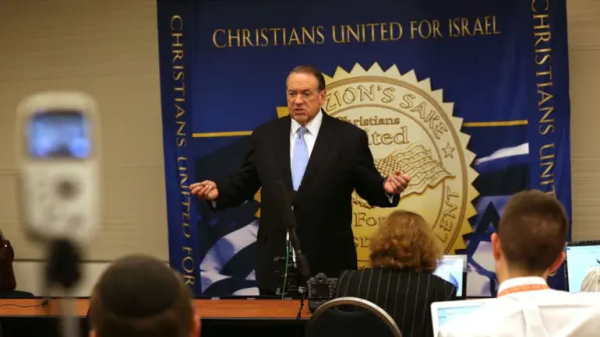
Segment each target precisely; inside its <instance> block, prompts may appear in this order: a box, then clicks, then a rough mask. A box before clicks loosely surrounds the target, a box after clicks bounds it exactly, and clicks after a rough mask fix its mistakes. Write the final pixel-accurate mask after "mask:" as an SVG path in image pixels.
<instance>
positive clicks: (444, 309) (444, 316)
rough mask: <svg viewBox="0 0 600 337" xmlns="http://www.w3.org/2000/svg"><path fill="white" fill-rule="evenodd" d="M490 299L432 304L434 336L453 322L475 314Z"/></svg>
mask: <svg viewBox="0 0 600 337" xmlns="http://www.w3.org/2000/svg"><path fill="white" fill-rule="evenodd" d="M487 301H489V299H481V300H462V301H449V302H435V303H432V304H431V322H432V324H433V335H434V336H437V335H438V332H439V331H440V329H441V328H442V327H443V326H444V325H446V324H448V323H450V322H452V320H454V319H456V318H458V317H461V316H464V315H466V314H468V313H471V312H474V311H475V310H478V309H479V308H481V307H482V306H483V305H484V304H485V303H486V302H487Z"/></svg>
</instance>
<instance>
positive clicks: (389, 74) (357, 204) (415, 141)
mask: <svg viewBox="0 0 600 337" xmlns="http://www.w3.org/2000/svg"><path fill="white" fill-rule="evenodd" d="M326 81H327V102H326V103H325V106H324V110H325V111H327V112H328V113H329V114H330V115H331V116H333V117H336V118H339V119H341V120H344V121H347V122H349V123H352V124H354V125H356V126H358V127H360V128H362V129H364V130H365V132H366V133H367V136H368V139H369V147H370V149H371V152H372V153H373V157H374V160H375V166H376V167H377V169H378V170H379V172H380V173H381V175H382V176H384V177H387V176H389V175H392V174H393V173H394V172H396V171H401V172H403V173H404V174H408V175H409V176H410V177H411V181H410V184H409V185H408V188H407V189H406V190H405V191H404V192H403V193H402V198H401V201H400V204H399V206H398V208H402V209H406V210H410V211H413V212H415V213H418V214H421V215H422V216H423V217H424V218H425V219H426V220H427V222H428V223H430V224H431V225H432V226H433V232H434V234H435V236H436V237H437V238H438V239H439V240H440V241H441V242H442V243H443V245H444V247H445V252H450V251H454V250H455V249H460V248H463V247H464V242H463V240H462V234H464V233H467V232H469V231H470V228H471V227H470V225H469V223H468V219H469V217H471V216H473V215H474V214H475V209H474V207H473V205H472V204H471V201H472V200H473V199H474V198H475V197H476V196H477V192H476V191H475V189H474V188H473V186H472V182H473V180H474V179H475V177H476V176H477V174H476V172H475V171H474V170H473V169H472V168H471V166H470V165H471V162H472V161H473V159H474V158H475V155H474V154H473V153H472V152H470V151H468V150H467V148H466V145H467V142H468V140H469V136H468V135H466V134H463V133H461V132H460V128H461V124H462V119H460V118H457V117H453V116H452V108H453V105H452V104H450V103H444V102H443V99H442V92H441V90H438V91H432V90H431V87H430V84H429V80H424V81H421V82H418V81H417V78H416V76H415V74H414V72H409V73H407V74H404V75H401V74H400V72H399V71H398V69H397V68H396V66H393V67H391V68H390V69H388V70H387V71H385V72H384V71H383V70H381V68H380V67H379V65H378V64H375V65H373V66H372V67H371V68H370V69H369V70H364V69H363V68H362V67H360V65H358V64H357V65H356V66H355V67H354V69H353V70H352V71H351V72H349V73H348V72H346V71H344V70H343V69H341V68H338V70H337V71H336V73H335V75H334V76H333V77H326ZM352 202H353V221H352V227H353V231H354V237H355V245H356V248H357V252H358V260H359V265H360V266H361V267H362V266H365V265H368V257H369V237H370V235H371V233H372V231H373V230H374V229H375V228H376V227H377V226H378V225H379V224H380V223H381V222H382V221H383V220H384V219H385V217H386V216H387V215H388V214H389V213H390V212H391V209H389V208H375V207H372V206H371V205H369V204H368V203H367V202H366V201H365V200H364V199H362V198H361V197H360V196H358V195H357V194H356V192H355V193H354V194H353V198H352Z"/></svg>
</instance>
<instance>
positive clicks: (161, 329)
mask: <svg viewBox="0 0 600 337" xmlns="http://www.w3.org/2000/svg"><path fill="white" fill-rule="evenodd" d="M89 317H90V322H91V326H92V329H93V330H95V331H96V336H97V337H187V336H189V335H190V332H191V331H192V327H193V324H194V322H193V319H194V310H193V307H192V301H191V296H190V292H189V290H188V288H187V286H186V285H185V284H184V283H183V280H182V279H181V278H179V277H178V276H177V275H176V274H175V272H174V271H173V270H171V269H170V268H169V267H167V266H166V265H165V263H163V262H162V261H159V260H156V259H154V258H151V257H146V256H131V257H126V258H123V259H120V260H118V261H117V262H115V263H114V264H113V265H111V266H110V267H109V268H108V269H107V270H106V272H104V274H103V275H102V277H101V278H100V281H99V282H98V284H97V285H96V287H95V288H94V291H93V294H92V298H91V301H90V312H89Z"/></svg>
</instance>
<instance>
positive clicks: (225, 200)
mask: <svg viewBox="0 0 600 337" xmlns="http://www.w3.org/2000/svg"><path fill="white" fill-rule="evenodd" d="M326 97H327V94H326V90H325V78H324V77H323V74H322V73H321V72H320V71H319V70H318V69H316V68H315V67H312V66H299V67H296V68H295V69H294V70H293V71H292V72H291V73H290V75H289V76H288V78H287V104H288V108H289V111H290V116H287V117H284V118H279V119H276V120H273V121H270V122H267V123H265V124H263V125H261V126H259V127H258V128H257V129H256V130H254V132H253V133H252V136H251V142H252V146H251V149H250V151H249V152H248V154H247V156H246V158H245V160H244V163H243V165H242V167H241V168H240V170H239V171H237V172H235V173H234V174H232V175H231V176H230V177H229V179H227V180H224V181H218V182H213V181H210V180H206V181H203V182H200V183H195V184H192V185H190V190H191V192H192V194H194V195H196V196H197V197H198V198H200V199H202V200H207V201H209V202H210V206H211V207H212V208H213V209H214V210H220V209H223V208H227V207H235V206H238V205H240V204H241V203H243V202H244V201H246V200H251V199H252V198H253V197H254V195H255V193H256V192H257V191H258V189H259V188H262V190H261V220H260V228H259V231H258V235H257V236H258V238H257V246H256V257H255V268H256V277H257V281H258V286H259V289H260V291H261V294H273V293H274V292H275V289H277V287H278V286H281V279H280V278H279V277H278V275H276V274H275V270H277V269H280V268H278V266H277V265H276V262H275V261H274V258H275V257H280V256H285V247H286V244H285V243H286V228H284V226H283V224H282V220H281V219H282V214H281V212H280V211H279V208H278V202H281V201H280V200H278V193H277V187H276V182H282V183H283V184H284V185H285V187H286V189H287V190H288V195H290V196H291V197H290V199H291V203H292V206H293V212H294V215H295V217H296V221H297V233H298V237H299V238H300V242H301V243H302V248H303V252H304V254H306V256H307V259H308V264H309V267H310V270H311V272H312V273H313V274H316V273H325V274H326V275H328V276H329V277H338V276H339V275H340V273H341V272H342V271H343V270H346V269H356V268H357V261H356V248H355V246H354V238H353V234H352V227H351V223H352V204H351V196H352V192H353V191H354V190H355V189H356V191H357V193H358V194H359V195H360V196H361V197H362V198H363V199H365V200H366V201H367V202H369V203H370V204H371V205H372V206H378V207H394V206H396V205H398V202H399V201H400V193H401V192H402V191H403V190H404V189H405V188H406V186H407V185H408V182H409V179H410V178H409V177H408V176H406V175H403V174H402V173H400V172H397V173H396V174H394V175H393V176H390V177H388V178H387V179H385V178H383V177H382V176H381V175H380V174H379V172H378V171H377V169H376V168H375V165H374V163H373V155H372V154H371V151H370V149H369V144H368V139H367V134H366V133H365V132H364V131H363V130H361V129H359V128H358V127H356V126H354V125H352V124H350V123H347V122H344V121H340V120H338V119H336V118H333V117H330V116H329V115H327V113H326V112H324V111H323V110H322V109H321V107H322V106H323V104H324V103H325V100H326Z"/></svg>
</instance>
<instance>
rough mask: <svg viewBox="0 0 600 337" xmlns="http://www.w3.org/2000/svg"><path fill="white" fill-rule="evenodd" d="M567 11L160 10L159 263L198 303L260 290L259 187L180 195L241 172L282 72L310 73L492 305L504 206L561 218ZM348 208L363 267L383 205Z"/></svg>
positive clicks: (278, 100) (353, 5) (472, 6)
mask: <svg viewBox="0 0 600 337" xmlns="http://www.w3.org/2000/svg"><path fill="white" fill-rule="evenodd" d="M565 6H566V5H565V0H544V1H542V0H529V1H523V0H504V1H497V0H448V1H436V0H403V1H398V0H372V1H369V2H368V5H367V6H365V2H364V1H356V0H344V1H341V0H333V1H315V0H306V1H304V2H302V3H291V2H286V1H274V0H265V1H258V2H257V1H244V0H227V1H225V0H221V1H218V0H212V1H209V0H196V1H194V0H187V1H184V0H179V1H176V0H172V1H168V0H158V30H159V52H160V72H161V93H162V111H163V129H164V153H165V179H166V189H167V206H168V226H169V250H170V263H171V265H172V266H173V267H174V268H177V269H178V270H179V271H181V273H182V274H183V275H184V277H185V279H186V282H187V283H188V284H189V285H190V286H191V287H192V288H193V290H194V291H195V293H196V295H197V296H200V295H204V296H224V295H255V294H257V288H256V279H255V276H254V267H253V264H252V259H253V255H254V249H255V241H256V235H257V231H258V226H259V223H260V192H259V193H258V194H257V195H256V197H255V198H254V200H249V201H248V202H246V203H245V204H243V205H242V206H240V207H238V208H235V209H227V210H224V211H221V212H216V213H215V212H212V211H210V210H209V208H208V206H207V205H206V204H205V203H204V202H198V201H197V200H194V199H193V198H191V197H190V194H189V191H188V186H189V184H191V183H192V182H196V181H202V180H205V179H210V180H218V179H222V178H225V177H227V176H228V175H229V174H230V173H231V172H233V171H235V170H236V169H238V168H239V167H240V165H241V163H242V161H243V159H244V156H245V154H246V151H248V149H249V146H250V144H249V139H248V138H247V137H246V136H248V135H250V133H251V131H252V130H253V129H254V128H256V127H257V126H259V125H261V124H263V123H265V122H267V121H269V120H271V119H273V118H277V117H281V116H285V115H286V114H287V108H286V97H285V80H286V77H287V75H288V74H289V72H290V71H291V69H292V68H294V67H295V66H297V65H301V64H310V65H315V66H317V67H318V68H320V69H321V70H322V71H323V73H324V74H325V75H326V80H327V102H326V103H325V106H324V107H323V109H324V110H325V111H326V112H327V113H328V114H329V115H331V116H333V117H336V118H339V119H342V120H345V121H347V122H349V123H353V124H355V125H357V126H359V127H361V128H363V129H364V130H365V131H366V132H367V134H368V137H369V144H370V148H371V151H372V153H373V156H374V158H375V164H376V167H377V168H378V169H379V171H380V172H381V173H382V175H387V174H388V173H389V172H388V171H390V170H392V169H394V168H395V167H402V168H403V171H404V172H405V173H408V174H409V175H411V176H412V177H413V179H412V180H411V184H410V185H409V188H408V189H407V191H406V192H405V193H404V195H403V199H402V200H401V202H400V205H399V206H398V207H400V208H403V209H409V210H412V211H415V212H418V213H420V214H422V215H423V216H424V217H425V218H426V219H427V220H428V221H429V223H430V224H431V225H432V228H433V230H434V233H435V235H436V237H437V238H438V239H439V240H440V241H441V242H442V243H443V244H444V247H445V250H446V252H447V253H455V252H458V253H462V252H465V253H466V254H467V255H468V258H469V275H468V293H469V295H470V296H489V295H490V294H492V295H493V294H494V292H495V288H496V283H497V282H495V274H494V263H493V259H492V257H491V253H490V245H489V237H490V234H491V233H493V231H494V230H495V226H496V225H497V223H498V219H499V217H500V215H501V214H502V209H503V207H504V204H505V203H506V200H507V199H508V197H509V196H510V195H511V194H512V193H514V192H517V191H520V190H523V189H528V188H535V189H540V190H542V191H545V192H547V193H551V194H554V195H556V196H557V197H558V198H559V199H560V201H561V202H562V203H563V204H564V205H565V207H566V208H567V210H568V213H569V216H570V214H571V188H570V183H571V177H570V149H569V138H570V135H569V129H570V126H569V114H570V111H569V76H568V54H567V50H568V48H567V28H566V8H565ZM352 202H353V221H352V228H353V231H354V236H355V245H356V248H357V252H358V258H359V264H362V265H364V264H366V261H367V259H368V241H369V235H370V233H371V232H372V231H373V229H374V228H375V227H376V226H377V224H378V223H379V221H381V219H382V218H383V217H385V216H386V214H388V213H389V212H390V209H379V208H371V207H370V206H369V205H368V204H367V203H365V202H364V200H362V199H361V198H360V197H358V196H357V195H354V197H353V199H352ZM348 225H350V224H348ZM557 275H562V272H559V273H557ZM551 284H552V286H553V287H555V288H559V289H560V288H562V287H564V278H561V277H559V276H556V277H553V279H552V280H551Z"/></svg>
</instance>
